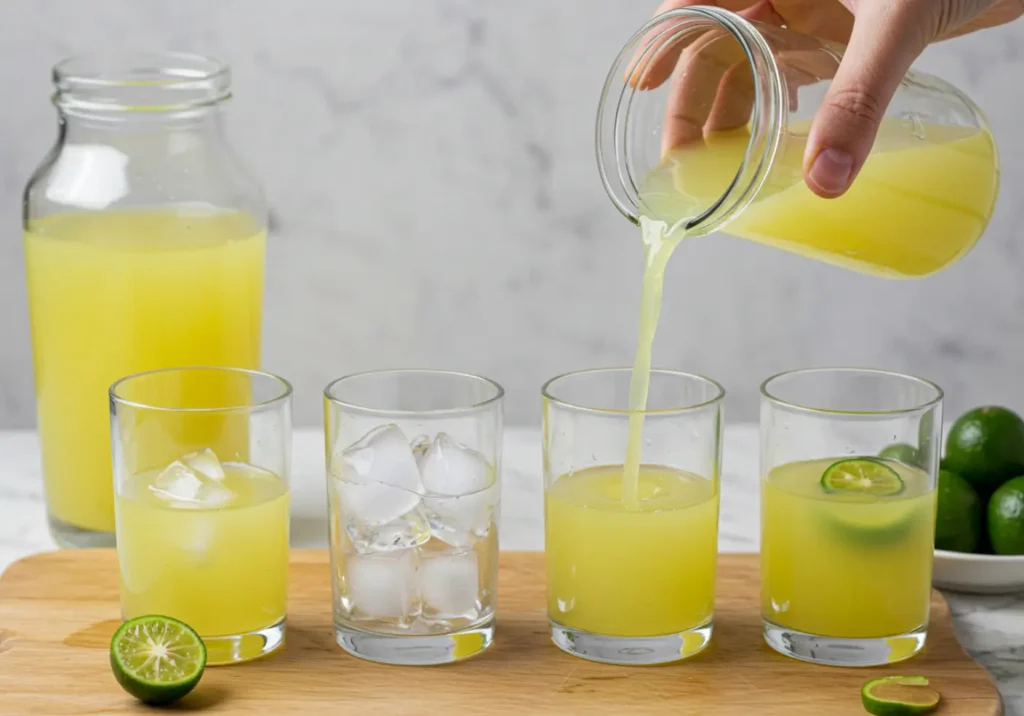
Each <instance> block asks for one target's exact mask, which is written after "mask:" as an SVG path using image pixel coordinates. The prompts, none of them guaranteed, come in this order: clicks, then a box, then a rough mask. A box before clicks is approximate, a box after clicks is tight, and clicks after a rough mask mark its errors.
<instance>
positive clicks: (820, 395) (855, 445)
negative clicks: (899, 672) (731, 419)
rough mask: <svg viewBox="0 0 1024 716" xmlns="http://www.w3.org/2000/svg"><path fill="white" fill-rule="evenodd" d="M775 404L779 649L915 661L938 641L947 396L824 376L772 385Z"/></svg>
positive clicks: (772, 477)
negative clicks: (935, 561)
mask: <svg viewBox="0 0 1024 716" xmlns="http://www.w3.org/2000/svg"><path fill="white" fill-rule="evenodd" d="M761 395H762V398H761V613H762V617H763V625H764V636H765V640H766V641H767V642H768V644H769V645H770V646H771V647H772V648H773V649H775V650H776V651H779V652H781V653H782V654H785V655H787V656H791V657H793V658H796V659H801V660H804V661H810V662H814V663H819V664H829V665H834V666H877V665H883V664H888V663H892V662H896V661H902V660H903V659H907V658H910V657H912V656H914V655H915V654H917V653H918V652H919V651H920V650H921V649H922V648H923V647H924V643H925V638H926V636H927V631H928V609H929V604H930V601H931V578H932V551H933V542H934V536H935V505H936V491H935V487H936V475H937V472H938V463H939V441H940V439H941V426H942V390H941V389H940V388H939V387H938V386H937V385H935V384H934V383H931V382H929V381H927V380H923V379H921V378H915V377H912V376H909V375H902V374H899V373H890V372H886V371H880V370H862V369H853V368H821V369H809V370H798V371H793V372H788V373H782V374H780V375H777V376H774V377H772V378H769V379H768V380H766V381H765V382H764V384H763V385H762V386H761Z"/></svg>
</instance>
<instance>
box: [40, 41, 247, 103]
mask: <svg viewBox="0 0 1024 716" xmlns="http://www.w3.org/2000/svg"><path fill="white" fill-rule="evenodd" d="M143 72H144V73H146V75H145V78H140V77H139V76H136V75H135V73H143ZM51 78H52V81H53V85H54V87H55V88H56V92H55V94H54V96H53V100H54V102H55V103H56V104H57V105H58V106H60V107H66V108H69V109H79V110H104V111H126V112H131V111H151V112H153V111H157V112H161V111H177V110H185V109H198V108H202V107H206V106H210V105H214V104H218V103H220V102H223V101H225V100H227V99H229V98H230V97H231V67H230V65H228V64H227V63H225V62H222V61H221V60H219V59H217V58H215V57H211V56H209V55H201V54H198V53H194V52H177V51H131V50H127V51H109V52H104V51H99V52H91V53H90V52H86V53H80V54H76V55H72V56H70V57H66V58H64V59H62V60H61V61H60V62H58V63H57V64H55V65H54V66H53V69H52V70H51ZM104 91H105V92H106V93H105V94H98V93H104ZM153 91H157V92H163V91H167V92H168V93H169V94H168V96H167V97H168V101H167V102H153V101H151V98H152V94H150V95H149V97H150V101H144V102H139V103H135V102H130V101H127V100H129V99H131V94H127V93H132V92H136V93H137V92H150V93H152V92H153ZM109 93H118V94H113V95H111V94H109ZM122 99H124V100H125V101H121V100H122Z"/></svg>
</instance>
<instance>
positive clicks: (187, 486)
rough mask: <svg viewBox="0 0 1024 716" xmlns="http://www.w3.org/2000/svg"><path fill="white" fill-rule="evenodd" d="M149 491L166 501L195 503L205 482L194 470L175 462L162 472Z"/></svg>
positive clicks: (178, 461) (177, 461)
mask: <svg viewBox="0 0 1024 716" xmlns="http://www.w3.org/2000/svg"><path fill="white" fill-rule="evenodd" d="M149 489H150V490H152V491H153V493H154V494H156V495H157V496H158V497H161V498H163V499H165V500H172V501H176V502H195V501H196V498H198V497H199V491H200V490H201V489H203V481H202V480H201V479H200V478H199V476H198V475H196V473H195V471H194V470H192V468H190V467H189V466H188V465H186V464H185V463H183V462H181V461H180V460H175V461H174V462H172V463H171V464H170V465H168V466H167V467H165V468H164V469H163V470H161V471H160V474H159V475H157V476H156V479H155V480H153V484H152V485H150V486H149Z"/></svg>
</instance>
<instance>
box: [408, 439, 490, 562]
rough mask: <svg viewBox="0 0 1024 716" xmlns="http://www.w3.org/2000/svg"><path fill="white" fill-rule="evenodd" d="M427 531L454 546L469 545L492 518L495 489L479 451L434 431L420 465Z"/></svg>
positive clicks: (487, 525)
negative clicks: (424, 491)
mask: <svg viewBox="0 0 1024 716" xmlns="http://www.w3.org/2000/svg"><path fill="white" fill-rule="evenodd" d="M420 470H421V474H422V479H423V487H424V488H425V490H426V496H425V497H424V498H423V506H424V508H425V510H426V513H427V519H428V520H429V522H430V531H431V533H432V534H433V535H434V536H435V537H437V538H438V539H440V540H443V541H445V542H447V543H448V544H450V545H452V546H454V547H466V546H469V545H472V544H473V543H474V542H475V541H476V539H478V538H480V537H483V536H484V535H486V534H487V533H488V531H489V530H490V528H491V525H492V523H493V521H494V513H495V509H496V507H497V505H498V498H499V490H498V484H497V481H496V480H495V475H494V469H493V468H492V467H491V465H490V463H488V462H487V458H485V457H484V456H483V455H482V454H480V453H479V452H477V451H476V450H472V449H470V448H468V447H466V446H465V445H462V444H460V443H458V442H457V441H455V440H454V439H453V438H451V437H450V436H449V435H447V434H445V433H438V434H437V437H435V438H434V441H433V442H432V443H431V444H430V448H429V449H428V450H427V453H426V454H425V455H424V456H423V461H422V462H421V464H420Z"/></svg>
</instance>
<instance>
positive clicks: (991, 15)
mask: <svg viewBox="0 0 1024 716" xmlns="http://www.w3.org/2000/svg"><path fill="white" fill-rule="evenodd" d="M1020 17H1024V2H1021V1H1020V0H1000V2H997V3H996V4H995V5H993V6H992V7H990V8H988V9H986V10H983V11H982V12H980V13H978V14H977V15H976V16H975V17H973V18H971V19H970V20H968V21H967V22H965V23H963V24H961V25H958V26H956V27H954V28H951V29H949V30H947V31H946V32H944V33H943V34H942V37H941V38H940V39H942V40H947V39H949V38H951V37H960V36H961V35H966V34H967V33H969V32H974V31H975V30H984V29H985V28H988V27H996V26H998V25H1005V24H1006V23H1008V22H1013V21H1014V20H1016V19H1018V18H1020Z"/></svg>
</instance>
